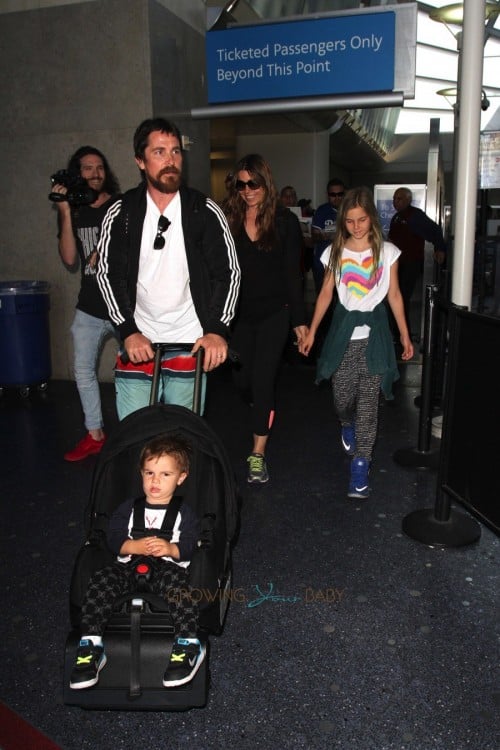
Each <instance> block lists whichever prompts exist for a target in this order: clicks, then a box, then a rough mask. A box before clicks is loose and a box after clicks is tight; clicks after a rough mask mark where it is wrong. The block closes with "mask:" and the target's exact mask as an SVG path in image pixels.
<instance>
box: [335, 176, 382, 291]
mask: <svg viewBox="0 0 500 750" xmlns="http://www.w3.org/2000/svg"><path fill="white" fill-rule="evenodd" d="M352 208H362V209H363V210H364V211H366V213H367V215H368V217H369V219H370V221H371V227H370V233H369V235H368V239H369V242H370V245H371V250H372V255H373V267H372V272H371V276H374V275H375V273H376V271H377V268H378V266H379V263H380V254H381V252H382V247H383V244H384V236H383V234H382V227H381V225H380V219H379V216H378V213H377V209H376V206H375V202H374V200H373V194H372V192H371V190H370V189H369V188H367V187H357V188H351V190H348V191H347V193H346V194H345V196H344V198H343V200H342V203H341V204H340V208H339V210H338V213H337V228H336V231H335V237H334V239H333V242H332V249H331V252H330V259H329V261H328V269H329V270H330V271H331V272H332V273H333V275H334V277H335V278H338V275H339V274H340V265H341V259H342V251H343V249H344V246H345V243H346V240H347V239H348V238H349V236H350V235H349V232H348V231H347V229H346V223H345V220H346V215H347V212H348V211H350V210H351V209H352Z"/></svg>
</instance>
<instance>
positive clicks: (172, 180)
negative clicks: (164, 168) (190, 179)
mask: <svg viewBox="0 0 500 750" xmlns="http://www.w3.org/2000/svg"><path fill="white" fill-rule="evenodd" d="M165 174H167V175H169V179H168V181H167V182H163V181H162V180H161V179H159V178H161V176H162V175H165ZM181 179H182V175H181V173H180V172H178V171H176V172H170V171H169V172H160V174H159V176H158V178H157V177H151V175H149V176H148V177H147V181H148V183H149V184H150V185H151V186H152V187H154V188H155V189H156V190H158V191H159V192H160V193H176V192H177V191H178V190H179V188H180V185H181Z"/></svg>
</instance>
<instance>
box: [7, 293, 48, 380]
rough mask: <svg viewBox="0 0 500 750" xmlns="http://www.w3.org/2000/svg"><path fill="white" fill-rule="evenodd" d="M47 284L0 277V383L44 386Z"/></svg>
mask: <svg viewBox="0 0 500 750" xmlns="http://www.w3.org/2000/svg"><path fill="white" fill-rule="evenodd" d="M49 308H50V302H49V284H48V282H46V281H0V341H1V342H2V357H1V359H0V387H3V386H15V387H18V388H20V389H21V392H22V393H26V392H29V386H30V385H37V386H38V387H39V389H40V390H44V389H45V388H46V386H47V381H48V379H49V378H50V375H51V372H52V371H51V363H50V334H49Z"/></svg>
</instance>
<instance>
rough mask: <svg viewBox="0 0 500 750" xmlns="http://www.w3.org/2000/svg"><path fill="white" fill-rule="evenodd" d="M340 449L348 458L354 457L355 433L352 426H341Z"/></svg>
mask: <svg viewBox="0 0 500 750" xmlns="http://www.w3.org/2000/svg"><path fill="white" fill-rule="evenodd" d="M340 438H341V440H342V448H343V449H344V450H345V452H346V453H347V455H348V456H354V453H355V451H356V433H355V431H354V425H353V424H343V425H342V430H341V433H340Z"/></svg>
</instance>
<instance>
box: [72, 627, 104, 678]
mask: <svg viewBox="0 0 500 750" xmlns="http://www.w3.org/2000/svg"><path fill="white" fill-rule="evenodd" d="M105 664H106V654H105V653H104V647H103V646H94V644H93V643H92V641H89V640H86V639H82V640H81V641H80V644H79V646H78V648H77V650H76V659H75V665H74V667H73V670H72V672H71V678H70V682H69V686H70V688H72V689H73V690H81V689H82V688H89V687H92V685H96V684H97V682H98V681H99V672H100V671H101V669H102V668H103V667H104V665H105Z"/></svg>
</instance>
